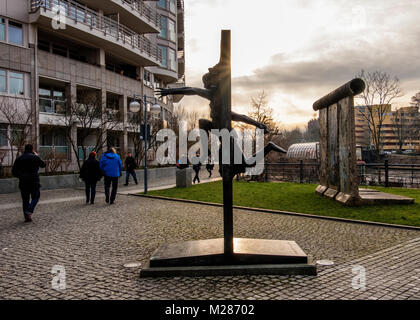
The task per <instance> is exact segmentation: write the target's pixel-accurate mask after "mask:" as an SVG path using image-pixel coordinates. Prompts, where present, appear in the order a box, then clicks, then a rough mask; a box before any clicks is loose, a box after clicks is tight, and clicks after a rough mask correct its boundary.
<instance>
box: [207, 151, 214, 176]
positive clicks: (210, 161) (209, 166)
mask: <svg viewBox="0 0 420 320" xmlns="http://www.w3.org/2000/svg"><path fill="white" fill-rule="evenodd" d="M213 169H214V164H213V159H212V158H211V155H210V156H209V158H208V161H207V164H206V170H207V172H208V173H209V179H210V178H211V175H212V171H213Z"/></svg>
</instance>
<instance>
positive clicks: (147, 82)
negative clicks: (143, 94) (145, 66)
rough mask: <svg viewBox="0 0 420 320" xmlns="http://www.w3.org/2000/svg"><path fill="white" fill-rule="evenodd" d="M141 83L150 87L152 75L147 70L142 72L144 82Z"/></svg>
mask: <svg viewBox="0 0 420 320" xmlns="http://www.w3.org/2000/svg"><path fill="white" fill-rule="evenodd" d="M143 83H144V85H145V86H148V87H152V74H151V73H150V72H149V71H147V70H144V81H143Z"/></svg>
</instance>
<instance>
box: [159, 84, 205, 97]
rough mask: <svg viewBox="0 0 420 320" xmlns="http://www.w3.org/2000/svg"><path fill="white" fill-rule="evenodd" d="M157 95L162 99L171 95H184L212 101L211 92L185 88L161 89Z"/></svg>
mask: <svg viewBox="0 0 420 320" xmlns="http://www.w3.org/2000/svg"><path fill="white" fill-rule="evenodd" d="M156 93H157V94H158V95H160V96H162V97H164V96H168V95H171V94H183V95H186V96H200V97H202V98H205V99H208V100H210V99H211V96H210V90H207V89H200V88H192V87H184V88H159V89H157V90H156Z"/></svg>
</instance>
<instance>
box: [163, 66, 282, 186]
mask: <svg viewBox="0 0 420 320" xmlns="http://www.w3.org/2000/svg"><path fill="white" fill-rule="evenodd" d="M225 70H226V69H225V66H224V65H223V62H219V63H218V64H217V65H216V66H214V67H213V68H209V72H208V73H206V74H205V75H204V76H203V83H204V88H205V89H201V88H192V87H183V88H160V89H158V90H157V91H156V92H157V94H158V95H160V96H167V95H176V94H181V95H186V96H195V95H196V96H200V97H202V98H205V99H207V100H209V101H210V117H211V119H212V121H211V120H208V119H200V120H199V128H200V129H202V130H205V131H206V132H207V134H208V133H209V132H211V130H212V129H216V128H215V126H214V125H213V121H215V122H216V123H217V122H218V121H217V118H218V117H220V116H223V114H222V112H220V110H221V103H220V97H219V96H218V94H217V93H218V85H219V84H220V83H222V81H221V79H222V77H223V72H225ZM231 116H232V121H235V122H242V123H246V124H249V125H252V126H255V127H257V128H259V129H262V130H264V133H265V134H266V133H268V132H269V131H268V128H267V126H266V125H265V124H263V123H260V122H258V121H255V120H254V119H252V118H250V117H248V116H246V115H242V114H237V113H236V112H233V111H232V112H231ZM237 147H239V146H237ZM271 151H276V152H280V153H287V151H286V150H284V149H283V148H281V147H279V146H277V145H276V144H275V143H273V142H269V143H268V144H267V146H265V147H264V157H265V156H266V155H267V154H268V153H269V152H271ZM256 164H257V163H256V161H255V162H254V163H251V164H249V163H248V162H247V161H245V159H244V156H243V154H242V164H234V165H233V173H232V174H233V175H232V179H233V177H234V176H235V175H236V174H238V173H245V171H246V168H251V167H255V166H256Z"/></svg>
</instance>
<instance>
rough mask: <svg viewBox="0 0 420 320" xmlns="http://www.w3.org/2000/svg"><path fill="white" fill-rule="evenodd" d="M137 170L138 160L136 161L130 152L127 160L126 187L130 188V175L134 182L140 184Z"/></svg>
mask: <svg viewBox="0 0 420 320" xmlns="http://www.w3.org/2000/svg"><path fill="white" fill-rule="evenodd" d="M136 168H137V163H136V159H134V158H133V156H132V154H131V152H129V153H128V155H127V158H126V159H125V170H126V175H125V186H128V181H129V180H130V175H132V176H133V179H134V182H135V183H136V184H138V182H137V176H136Z"/></svg>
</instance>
